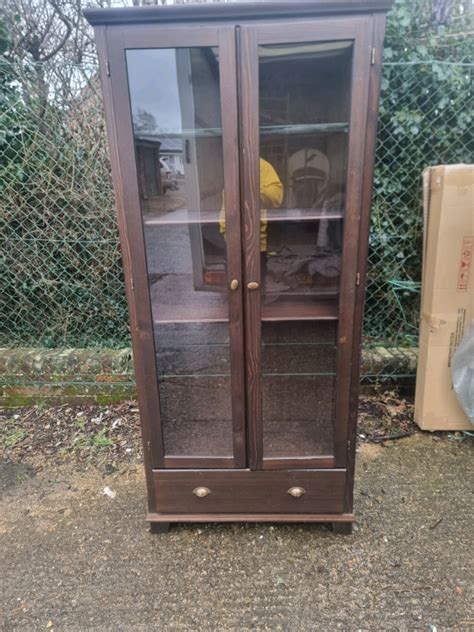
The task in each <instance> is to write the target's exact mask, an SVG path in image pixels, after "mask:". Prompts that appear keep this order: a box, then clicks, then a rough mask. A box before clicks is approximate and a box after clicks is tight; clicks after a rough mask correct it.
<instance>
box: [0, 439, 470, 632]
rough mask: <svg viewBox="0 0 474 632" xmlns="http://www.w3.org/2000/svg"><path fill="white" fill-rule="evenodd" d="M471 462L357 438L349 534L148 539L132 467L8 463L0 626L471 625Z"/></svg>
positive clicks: (222, 531)
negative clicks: (353, 526)
mask: <svg viewBox="0 0 474 632" xmlns="http://www.w3.org/2000/svg"><path fill="white" fill-rule="evenodd" d="M41 458H42V457H41ZM45 459H46V457H45ZM470 466H471V460H470V448H469V446H468V445H467V443H466V442H456V441H447V440H440V439H439V438H437V437H433V436H427V435H420V434H417V435H414V436H412V437H408V438H404V439H401V440H399V441H392V442H389V443H387V444H386V447H383V446H380V445H375V444H364V445H363V446H362V447H361V451H360V453H359V459H358V465H357V478H356V514H357V517H358V520H359V525H358V528H357V530H356V531H355V533H353V535H351V536H338V535H334V534H332V532H331V531H330V530H329V529H327V528H326V527H325V526H323V525H292V526H290V525H268V524H261V525H254V524H249V525H247V524H243V525H237V524H236V525H213V524H207V525H175V526H174V527H173V528H172V530H171V531H170V532H169V533H168V534H167V535H164V536H154V535H151V534H150V533H148V532H147V530H146V528H147V525H146V524H145V523H144V521H143V516H144V513H145V486H144V479H143V475H142V472H141V466H140V465H137V464H134V463H126V464H124V465H123V467H122V468H120V466H119V470H118V471H116V472H115V473H114V474H112V475H110V474H109V475H106V474H104V469H103V468H102V469H99V468H98V467H96V466H91V465H87V464H84V463H77V462H76V463H72V462H71V463H69V464H68V463H63V464H59V465H58V464H53V463H51V464H50V463H49V462H48V460H47V459H46V460H42V461H41V462H39V461H38V459H36V461H35V460H34V459H30V462H28V463H21V462H20V463H15V462H4V463H3V465H2V468H1V469H0V478H1V480H2V485H1V490H2V498H1V503H0V516H1V518H0V534H1V541H2V544H1V550H2V561H1V576H2V584H3V587H2V590H3V598H2V601H3V627H2V629H5V630H9V631H10V630H22V631H23V630H25V631H26V630H42V629H45V630H47V629H49V630H58V631H59V630H68V631H70V630H72V631H75V630H114V631H121V630H126V631H132V632H133V631H135V630H136V631H141V630H180V631H181V630H193V631H194V630H219V631H222V630H239V631H240V630H271V631H274V630H291V631H296V630H298V631H301V630H334V629H341V630H377V631H378V630H431V631H433V630H434V629H435V628H436V629H437V630H438V631H441V630H447V629H453V630H458V629H459V630H463V629H465V630H472V629H474V615H473V614H472V609H471V608H470V605H471V604H472V603H473V601H474V600H473V595H472V594H469V591H470V587H472V585H473V579H474V578H473V573H472V564H471V561H470V553H471V547H470V542H469V540H470V535H471V536H472V507H473V504H474V503H473V491H472V490H473V485H472V483H473V480H472V475H470V474H469V472H470V471H471V472H472V468H471V467H470ZM107 486H108V487H109V488H110V490H111V491H112V495H113V493H115V497H114V498H111V497H109V496H107V495H104V494H103V490H104V488H105V487H107ZM469 534H470V535H469ZM471 590H472V588H471ZM48 626H49V627H48Z"/></svg>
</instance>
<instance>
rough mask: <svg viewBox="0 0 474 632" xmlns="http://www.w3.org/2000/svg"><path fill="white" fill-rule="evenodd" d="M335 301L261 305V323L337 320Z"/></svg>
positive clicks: (287, 301) (291, 301)
mask: <svg viewBox="0 0 474 632" xmlns="http://www.w3.org/2000/svg"><path fill="white" fill-rule="evenodd" d="M338 315H339V305H338V301H337V300H324V301H322V300H319V301H295V300H284V301H275V302H274V303H268V304H263V305H262V321H264V322H268V321H279V320H337V319H338Z"/></svg>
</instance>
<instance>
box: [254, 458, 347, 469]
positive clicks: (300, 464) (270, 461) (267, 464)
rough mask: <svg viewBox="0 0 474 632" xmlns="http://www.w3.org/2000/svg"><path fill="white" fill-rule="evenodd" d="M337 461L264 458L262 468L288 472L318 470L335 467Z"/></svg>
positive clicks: (326, 459) (329, 459) (328, 459)
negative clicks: (289, 470) (293, 469)
mask: <svg viewBox="0 0 474 632" xmlns="http://www.w3.org/2000/svg"><path fill="white" fill-rule="evenodd" d="M335 464H336V459H335V458H334V457H333V456H331V455H329V456H310V457H304V456H302V457H281V458H279V457H277V458H270V457H268V458H264V459H263V463H262V468H263V469H264V470H288V469H292V468H302V469H313V468H314V469H317V468H320V467H334V466H335Z"/></svg>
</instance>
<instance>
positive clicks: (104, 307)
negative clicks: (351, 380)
mask: <svg viewBox="0 0 474 632" xmlns="http://www.w3.org/2000/svg"><path fill="white" fill-rule="evenodd" d="M473 67H474V66H473V65H472V64H469V63H458V62H456V61H448V62H446V61H444V62H438V61H434V60H424V61H423V62H413V63H411V62H408V63H407V62H404V63H392V64H391V63H390V61H388V62H387V63H386V64H385V67H384V76H383V83H382V99H381V110H380V124H379V140H378V147H377V157H376V171H375V182H374V196H373V205H372V229H371V235H370V250H369V277H368V286H367V296H366V315H365V325H364V344H365V346H366V348H367V349H370V348H374V347H377V348H386V349H389V350H391V353H392V354H393V353H395V355H396V354H397V353H398V354H402V355H403V350H406V349H410V348H412V347H416V344H417V332H418V312H419V297H420V271H421V244H422V182H421V174H422V171H423V169H424V168H425V167H427V166H428V165H433V164H441V163H456V162H472V160H473V156H474V120H473V119H474V117H473V111H472V108H473V94H472V79H473ZM49 70H50V69H48V68H47V67H43V68H41V69H40V73H39V74H38V69H37V68H30V69H29V70H28V72H29V73H30V75H32V76H33V79H34V81H32V80H31V76H28V73H26V77H25V70H24V69H21V73H22V75H21V76H20V75H19V74H18V76H17V72H18V73H19V72H20V71H19V70H18V69H17V68H15V67H12V66H11V65H9V66H8V67H7V66H5V67H4V68H1V67H0V81H1V78H2V77H3V84H4V85H5V86H8V89H7V90H5V91H4V93H5V96H4V97H3V100H2V101H1V103H0V197H1V200H2V213H1V236H0V239H1V242H2V243H1V252H2V260H1V265H2V268H3V272H2V278H3V290H2V299H1V304H0V318H1V327H2V330H1V340H0V345H1V346H7V347H29V346H32V347H41V346H44V347H48V348H65V347H118V348H120V347H126V346H128V345H129V344H130V340H129V330H128V320H127V307H126V300H125V292H124V282H123V272H122V265H121V258H120V248H119V239H118V233H117V227H116V219H115V210H114V201H113V194H112V185H111V178H110V168H109V161H108V156H107V143H106V135H105V129H104V122H103V116H102V106H101V95H100V86H99V82H98V78H97V72H96V69H95V68H93V67H92V68H91V67H88V68H84V67H82V68H79V67H78V68H75V69H74V71H73V73H72V75H71V73H70V69H69V77H71V76H72V77H73V80H72V81H69V85H70V86H71V85H72V86H73V89H70V90H68V92H67V94H62V93H61V92H60V90H59V88H57V89H53V91H52V97H53V98H51V90H50V92H49V97H48V99H44V98H43V99H42V98H40V97H39V96H38V95H37V94H34V92H33V95H32V94H31V91H30V93H28V85H30V86H31V85H34V86H38V85H39V86H41V81H43V82H44V81H46V80H47V78H48V72H49ZM59 70H61V69H59ZM54 72H55V76H57V73H58V67H57V66H56V68H55V69H54ZM35 73H36V74H35ZM5 77H7V78H5ZM38 77H39V78H40V80H41V81H40V82H38ZM28 82H29V83H28ZM58 85H59V84H58ZM25 86H26V87H25ZM397 367H398V368H397ZM366 373H370V369H367V370H366ZM378 373H379V375H378V376H379V378H383V377H392V378H393V377H397V375H398V374H400V375H402V374H403V375H404V376H406V375H407V369H406V366H404V364H403V362H401V363H398V364H396V365H395V368H394V367H393V363H392V365H391V368H389V369H387V371H385V373H384V372H383V371H382V374H380V372H378ZM412 373H413V369H412V371H411V373H408V375H411V374H412Z"/></svg>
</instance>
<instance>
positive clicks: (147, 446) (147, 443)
mask: <svg viewBox="0 0 474 632" xmlns="http://www.w3.org/2000/svg"><path fill="white" fill-rule="evenodd" d="M146 449H147V450H148V452H151V443H150V441H147V442H146Z"/></svg>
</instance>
